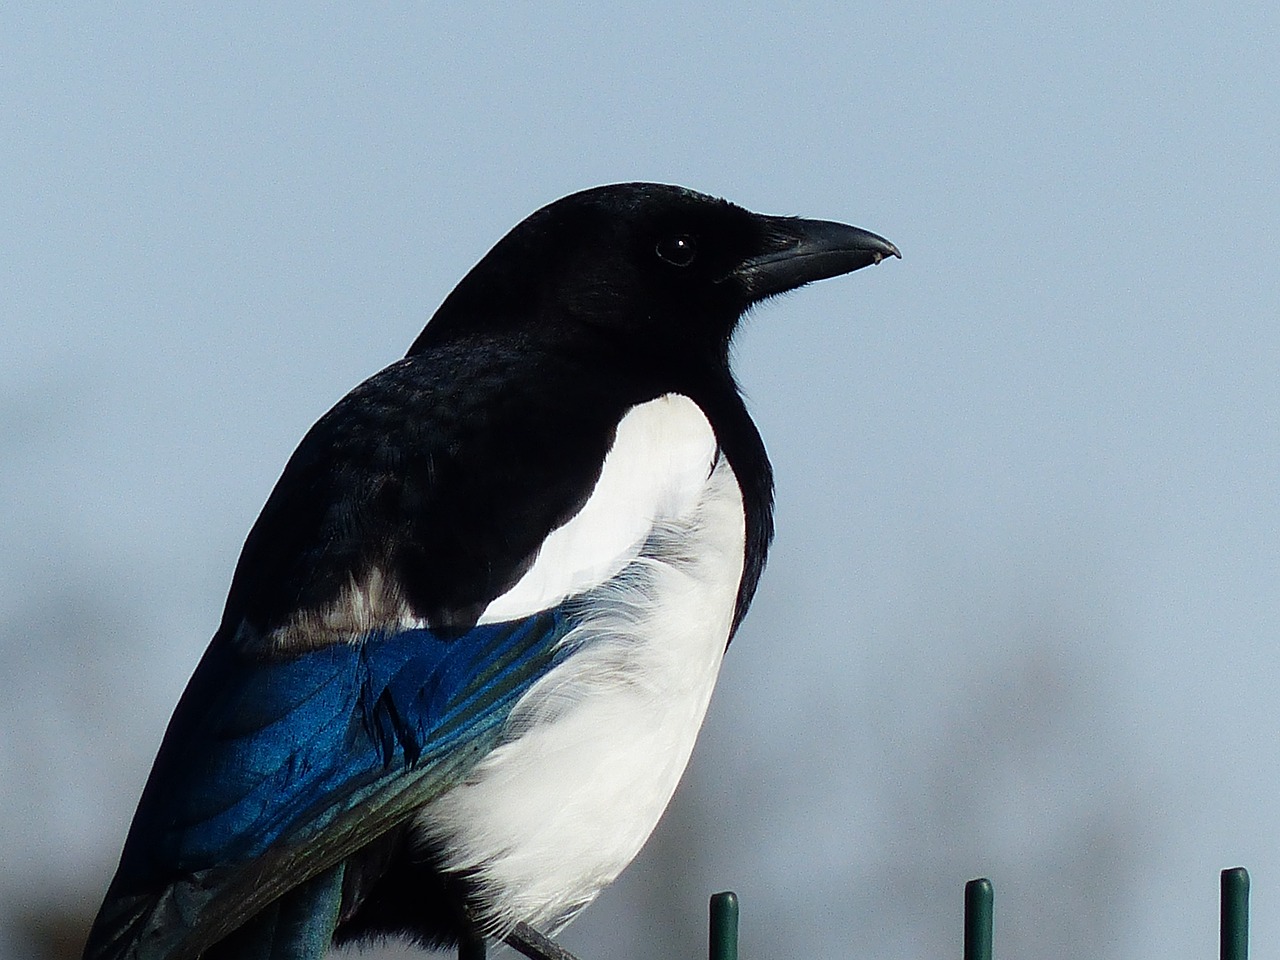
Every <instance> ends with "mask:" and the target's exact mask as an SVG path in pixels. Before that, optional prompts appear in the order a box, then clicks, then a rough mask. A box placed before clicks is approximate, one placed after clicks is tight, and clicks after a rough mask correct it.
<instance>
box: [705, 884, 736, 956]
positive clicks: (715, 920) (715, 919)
mask: <svg viewBox="0 0 1280 960" xmlns="http://www.w3.org/2000/svg"><path fill="white" fill-rule="evenodd" d="M707 956H708V957H709V958H710V960H738V895H737V894H736V893H734V892H733V891H732V890H726V891H725V892H724V893H716V894H712V896H711V934H710V938H709V940H708V946H707Z"/></svg>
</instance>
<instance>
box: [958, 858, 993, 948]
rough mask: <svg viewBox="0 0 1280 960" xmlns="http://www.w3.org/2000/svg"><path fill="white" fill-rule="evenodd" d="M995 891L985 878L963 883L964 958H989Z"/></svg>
mask: <svg viewBox="0 0 1280 960" xmlns="http://www.w3.org/2000/svg"><path fill="white" fill-rule="evenodd" d="M994 912H995V892H994V891H993V890H992V889H991V881H990V880H987V879H985V878H982V879H978V880H970V881H969V882H968V883H966V884H965V885H964V960H991V918H992V914H993V913H994Z"/></svg>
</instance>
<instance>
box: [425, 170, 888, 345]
mask: <svg viewBox="0 0 1280 960" xmlns="http://www.w3.org/2000/svg"><path fill="white" fill-rule="evenodd" d="M888 256H899V254H898V250H897V248H896V247H895V246H894V245H893V244H891V243H890V242H889V241H887V240H885V239H883V238H881V237H878V236H876V235H875V234H872V233H868V232H867V231H865V230H860V229H858V228H856V227H850V226H846V225H844V224H839V223H829V222H825V221H817V220H801V219H796V218H791V217H768V216H762V215H760V214H755V213H751V212H750V211H747V210H744V209H742V208H741V207H738V206H735V205H733V204H731V203H729V202H727V201H725V200H718V199H715V198H713V197H708V196H705V195H703V194H700V193H695V192H694V191H692V190H686V189H684V188H683V187H676V186H668V185H665V184H655V183H622V184H613V185H611V186H604V187H596V188H594V189H591V190H584V191H582V192H581V193H575V194H572V195H570V196H568V197H565V198H563V199H561V200H557V201H556V202H555V203H552V204H550V205H549V206H546V207H543V208H542V209H541V210H539V211H538V212H536V213H534V214H533V215H531V216H530V217H528V218H527V219H526V220H525V221H524V222H522V223H520V224H519V225H517V226H516V227H515V229H513V230H512V231H511V232H510V233H508V234H507V235H506V236H505V237H504V238H503V239H502V240H501V241H499V243H498V244H497V245H496V246H495V247H494V248H493V249H492V250H491V251H489V253H488V254H487V255H486V256H485V257H484V259H482V260H481V261H480V262H479V263H478V264H477V265H476V266H475V267H474V268H473V269H472V270H471V272H470V273H468V274H467V276H466V277H465V278H464V279H463V280H462V282H461V283H460V284H458V286H457V288H456V289H455V290H454V291H453V293H451V294H450V295H449V297H448V298H447V299H446V300H445V302H444V303H443V304H442V305H441V307H440V309H439V310H438V311H437V313H436V315H435V316H434V317H433V318H432V319H431V322H430V323H429V324H428V325H427V328H426V329H425V330H424V331H423V333H422V335H421V336H419V338H418V340H417V341H416V342H415V343H414V345H413V347H412V349H411V350H410V354H413V353H416V352H419V351H421V350H425V349H428V348H430V347H433V346H437V345H441V344H444V343H448V342H451V341H457V340H458V339H461V338H467V337H470V336H494V335H499V336H501V335H527V336H533V337H538V338H555V337H560V336H564V337H571V338H573V340H574V342H578V343H581V342H584V341H599V342H601V343H608V344H612V345H613V346H615V347H620V348H621V349H623V350H626V351H636V352H639V353H642V354H644V355H653V354H655V353H661V354H664V355H668V356H672V355H684V356H690V355H693V356H708V355H710V356H714V357H723V356H725V355H726V353H727V348H728V343H729V339H730V337H731V336H732V333H733V330H734V327H735V326H736V324H737V322H738V320H739V318H740V317H741V316H742V314H743V312H744V311H745V310H746V309H747V308H748V307H750V306H751V305H752V304H753V303H755V302H757V301H759V300H762V299H764V298H765V297H769V296H772V295H774V294H777V293H782V292H784V291H786V290H791V289H794V288H795V287H799V286H801V285H803V284H806V283H809V282H811V281H813V280H821V279H824V278H826V277H833V276H837V275H839V274H842V273H848V272H850V271H852V270H857V269H859V268H861V267H865V266H868V265H870V264H873V263H879V262H880V260H881V259H883V258H884V257H888Z"/></svg>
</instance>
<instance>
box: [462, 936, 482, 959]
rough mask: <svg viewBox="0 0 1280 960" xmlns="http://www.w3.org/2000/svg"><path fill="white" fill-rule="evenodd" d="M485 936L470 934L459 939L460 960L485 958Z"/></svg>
mask: <svg viewBox="0 0 1280 960" xmlns="http://www.w3.org/2000/svg"><path fill="white" fill-rule="evenodd" d="M484 955H485V944H484V937H483V936H481V935H480V934H468V935H466V936H464V937H460V938H459V939H458V960H484Z"/></svg>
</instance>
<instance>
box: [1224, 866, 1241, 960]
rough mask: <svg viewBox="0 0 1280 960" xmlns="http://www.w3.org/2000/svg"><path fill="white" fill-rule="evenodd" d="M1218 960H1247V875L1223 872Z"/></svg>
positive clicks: (1232, 869)
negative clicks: (1219, 959) (1219, 958)
mask: <svg viewBox="0 0 1280 960" xmlns="http://www.w3.org/2000/svg"><path fill="white" fill-rule="evenodd" d="M1218 931H1219V936H1220V940H1221V946H1220V947H1219V951H1218V955H1219V957H1221V960H1249V871H1248V870H1246V869H1245V868H1244V867H1232V868H1231V869H1229V870H1223V871H1222V922H1221V924H1220V926H1219V928H1218Z"/></svg>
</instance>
